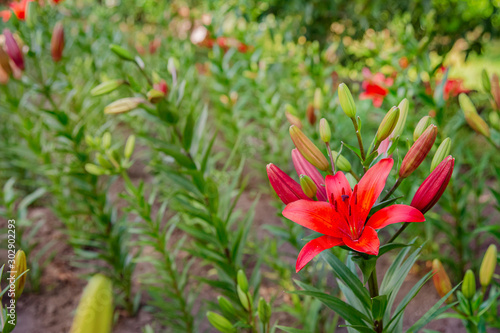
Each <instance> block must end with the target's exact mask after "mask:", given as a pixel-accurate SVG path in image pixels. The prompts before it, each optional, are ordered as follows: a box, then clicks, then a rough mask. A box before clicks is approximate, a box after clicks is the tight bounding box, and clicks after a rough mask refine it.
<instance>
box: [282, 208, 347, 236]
mask: <svg viewBox="0 0 500 333" xmlns="http://www.w3.org/2000/svg"><path fill="white" fill-rule="evenodd" d="M283 216H284V217H286V218H287V219H289V220H292V221H293V222H295V223H297V224H300V225H301V226H303V227H306V228H308V229H311V230H314V231H317V232H319V233H322V234H325V235H329V236H333V237H338V238H341V237H342V236H343V235H344V234H345V232H344V231H343V230H341V229H340V226H339V222H340V219H339V218H338V214H337V213H336V212H335V210H334V209H333V206H332V205H331V204H329V203H328V202H322V201H308V200H298V201H295V202H292V203H289V204H288V205H287V206H286V207H285V209H284V210H283Z"/></svg>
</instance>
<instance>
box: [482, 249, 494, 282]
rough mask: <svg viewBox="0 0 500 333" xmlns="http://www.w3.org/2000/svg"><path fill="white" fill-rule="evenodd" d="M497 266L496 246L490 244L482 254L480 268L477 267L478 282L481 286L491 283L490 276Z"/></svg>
mask: <svg viewBox="0 0 500 333" xmlns="http://www.w3.org/2000/svg"><path fill="white" fill-rule="evenodd" d="M496 267H497V247H496V245H495V244H491V245H490V246H489V247H488V249H487V250H486V253H485V254H484V257H483V261H482V262H481V268H479V282H481V286H483V287H487V286H489V285H490V283H491V278H492V277H493V273H495V269H496Z"/></svg>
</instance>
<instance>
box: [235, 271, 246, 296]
mask: <svg viewBox="0 0 500 333" xmlns="http://www.w3.org/2000/svg"><path fill="white" fill-rule="evenodd" d="M236 281H237V282H238V286H240V288H241V290H243V292H245V293H246V292H248V280H247V277H246V275H245V272H243V270H241V269H240V270H238V273H237V275H236Z"/></svg>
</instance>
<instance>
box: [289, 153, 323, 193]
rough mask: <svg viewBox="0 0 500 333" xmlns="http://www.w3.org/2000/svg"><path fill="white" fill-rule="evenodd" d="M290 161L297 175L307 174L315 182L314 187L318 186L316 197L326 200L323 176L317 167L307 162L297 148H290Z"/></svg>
mask: <svg viewBox="0 0 500 333" xmlns="http://www.w3.org/2000/svg"><path fill="white" fill-rule="evenodd" d="M292 161H293V166H294V167H295V171H297V175H298V176H299V177H300V175H307V176H309V177H310V178H311V179H312V181H313V182H314V184H316V187H317V188H318V191H317V192H316V197H317V198H318V200H319V201H328V197H327V195H326V188H325V177H324V176H323V175H322V174H321V173H320V172H319V171H318V169H317V168H316V167H315V166H314V165H312V164H311V163H309V162H308V161H307V160H306V159H305V158H304V156H302V154H301V153H300V152H299V151H298V149H293V150H292Z"/></svg>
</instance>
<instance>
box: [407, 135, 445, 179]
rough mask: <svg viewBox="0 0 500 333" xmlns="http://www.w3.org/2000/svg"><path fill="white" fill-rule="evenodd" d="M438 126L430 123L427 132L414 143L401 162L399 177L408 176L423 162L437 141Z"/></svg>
mask: <svg viewBox="0 0 500 333" xmlns="http://www.w3.org/2000/svg"><path fill="white" fill-rule="evenodd" d="M437 132H438V131H437V127H436V126H434V125H430V126H429V127H427V129H426V130H425V132H424V133H423V134H422V135H421V136H420V137H419V138H418V139H417V141H415V142H414V143H413V145H412V146H411V148H410V150H409V151H408V153H406V156H405V157H404V159H403V162H402V163H401V168H400V169H399V177H400V178H406V177H408V176H409V175H411V174H412V173H413V171H415V170H416V169H417V168H418V166H419V165H420V164H421V163H422V162H423V160H424V159H425V157H426V156H427V154H428V153H429V151H430V150H431V148H432V146H433V145H434V141H436V136H437Z"/></svg>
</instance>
